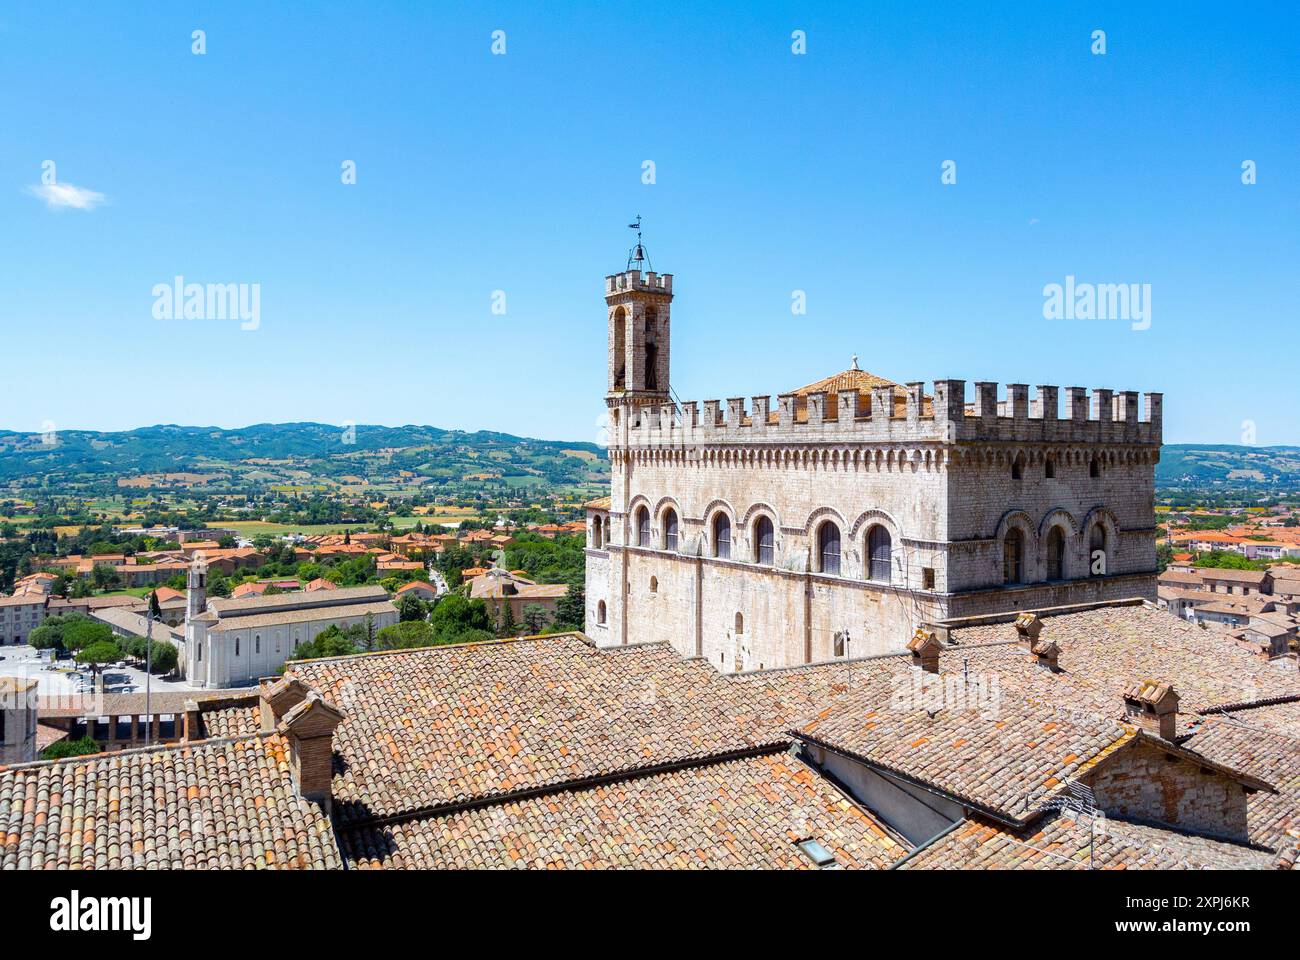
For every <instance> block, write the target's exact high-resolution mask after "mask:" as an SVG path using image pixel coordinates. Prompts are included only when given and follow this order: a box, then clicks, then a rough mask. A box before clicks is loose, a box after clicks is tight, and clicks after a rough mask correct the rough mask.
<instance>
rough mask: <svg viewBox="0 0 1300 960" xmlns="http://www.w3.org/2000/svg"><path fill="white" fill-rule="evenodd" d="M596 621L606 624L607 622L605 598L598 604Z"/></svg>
mask: <svg viewBox="0 0 1300 960" xmlns="http://www.w3.org/2000/svg"><path fill="white" fill-rule="evenodd" d="M596 622H597V623H599V624H604V622H605V601H604V600H602V601H600V603H598V604H596Z"/></svg>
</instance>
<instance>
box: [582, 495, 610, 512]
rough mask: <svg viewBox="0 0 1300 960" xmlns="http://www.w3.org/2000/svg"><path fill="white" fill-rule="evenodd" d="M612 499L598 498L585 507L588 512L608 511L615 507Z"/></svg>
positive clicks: (589, 501) (588, 502)
mask: <svg viewBox="0 0 1300 960" xmlns="http://www.w3.org/2000/svg"><path fill="white" fill-rule="evenodd" d="M613 502H614V501H613V498H612V497H597V498H596V499H595V500H588V501H587V502H586V503H585V504H583V506H585V507H586V508H587V509H588V510H608V509H609V508H610V507H611V506H613Z"/></svg>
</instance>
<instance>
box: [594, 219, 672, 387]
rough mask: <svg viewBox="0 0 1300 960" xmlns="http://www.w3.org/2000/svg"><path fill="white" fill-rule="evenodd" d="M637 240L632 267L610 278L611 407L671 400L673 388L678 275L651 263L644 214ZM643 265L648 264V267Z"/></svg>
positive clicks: (607, 291)
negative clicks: (672, 337) (674, 304)
mask: <svg viewBox="0 0 1300 960" xmlns="http://www.w3.org/2000/svg"><path fill="white" fill-rule="evenodd" d="M631 226H632V228H633V229H634V230H636V231H637V236H636V246H635V247H633V248H632V250H631V251H630V253H629V255H628V258H627V269H626V270H624V271H623V272H622V273H615V274H611V275H610V276H608V277H606V278H605V305H606V307H607V309H608V313H609V384H608V389H607V391H606V393H605V400H606V402H607V403H608V404H609V406H611V407H616V406H642V405H645V404H658V403H665V402H667V401H668V398H669V391H668V349H669V333H670V326H669V318H670V313H671V309H672V302H673V275H672V274H671V273H663V274H660V273H656V272H655V271H654V270H653V269H650V259H649V256H648V255H647V253H646V250H645V247H644V245H643V244H642V243H641V218H640V217H637V220H636V223H634V224H631ZM643 268H645V270H644V272H643Z"/></svg>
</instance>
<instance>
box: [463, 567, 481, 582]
mask: <svg viewBox="0 0 1300 960" xmlns="http://www.w3.org/2000/svg"><path fill="white" fill-rule="evenodd" d="M485 573H487V567H466V568H465V569H464V570H462V571H461V572H460V578H461V579H462V580H473V579H474V578H475V577H481V576H483V574H485Z"/></svg>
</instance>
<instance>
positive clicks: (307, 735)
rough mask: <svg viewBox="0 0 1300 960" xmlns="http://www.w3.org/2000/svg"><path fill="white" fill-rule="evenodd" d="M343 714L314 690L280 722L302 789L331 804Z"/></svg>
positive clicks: (296, 781) (306, 793)
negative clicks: (338, 730)
mask: <svg viewBox="0 0 1300 960" xmlns="http://www.w3.org/2000/svg"><path fill="white" fill-rule="evenodd" d="M342 719H343V714H342V713H340V712H339V711H338V710H337V709H335V708H334V707H332V706H330V705H329V704H328V703H326V702H325V701H324V700H322V699H321V697H320V694H319V693H317V692H316V691H314V690H313V691H312V692H311V693H309V694H308V695H307V699H306V700H303V701H302V702H301V703H299V704H298V705H297V706H296V707H294V708H293V709H292V710H290V711H289V712H288V713H286V714H285V715H284V719H282V720H281V721H280V727H279V730H280V733H282V734H283V735H284V738H285V739H286V740H288V741H289V767H290V769H291V770H292V772H293V781H294V783H295V784H296V785H297V787H298V792H299V793H300V794H301V795H302V796H304V797H306V798H307V799H308V800H317V801H320V802H322V803H325V804H328V803H329V801H330V790H331V783H332V781H333V779H334V728H335V727H337V726H338V725H339V721H341V720H342Z"/></svg>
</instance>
